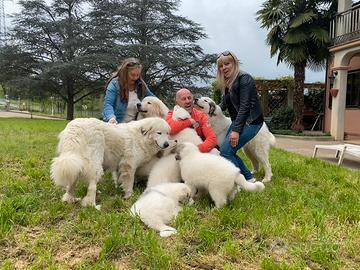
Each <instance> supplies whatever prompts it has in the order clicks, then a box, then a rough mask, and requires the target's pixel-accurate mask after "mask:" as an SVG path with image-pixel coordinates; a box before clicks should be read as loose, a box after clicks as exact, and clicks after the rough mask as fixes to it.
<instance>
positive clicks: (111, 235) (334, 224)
mask: <svg viewBox="0 0 360 270" xmlns="http://www.w3.org/2000/svg"><path fill="white" fill-rule="evenodd" d="M65 125H66V122H65V121H49V120H31V119H24V120H22V119H0V168H1V169H0V268H1V269H15V268H18V269H21V268H26V269H354V270H355V269H360V252H359V250H360V191H359V189H360V172H359V171H351V170H347V169H345V168H339V167H336V166H335V165H332V164H329V163H326V162H323V161H320V160H318V159H311V158H305V157H302V156H299V155H295V154H291V153H287V152H285V151H281V150H278V149H272V150H271V157H270V158H271V163H272V167H273V173H274V176H273V181H272V182H271V183H268V184H266V188H265V191H264V192H263V193H258V194H250V193H246V192H244V191H241V192H240V193H239V194H238V195H237V197H236V199H235V200H234V201H233V202H232V203H231V204H230V205H228V206H227V207H225V208H223V209H220V210H219V209H214V208H213V204H212V202H211V200H210V199H209V198H204V199H202V200H200V201H198V202H196V203H195V204H194V205H193V206H186V207H184V209H183V211H182V212H181V213H180V215H179V216H178V217H177V219H176V220H175V221H174V224H173V225H174V226H175V227H176V228H177V229H178V232H179V233H178V234H177V235H176V236H173V237H170V238H168V239H162V238H160V237H159V236H158V234H157V233H156V232H154V231H152V230H150V229H148V228H147V227H145V225H144V224H143V223H141V222H140V221H139V220H138V219H135V218H132V217H131V216H130V215H129V213H128V210H129V208H130V206H131V205H132V203H133V202H135V200H136V199H137V197H138V196H139V195H140V193H141V191H142V190H143V189H144V185H143V184H142V185H141V184H138V185H137V186H136V188H135V190H136V192H135V194H134V195H133V196H132V197H131V199H129V200H123V199H122V192H121V191H120V190H116V189H115V188H114V186H113V183H112V181H111V177H110V175H107V176H106V177H105V179H104V181H103V182H102V183H100V184H99V185H98V189H99V191H100V192H101V193H99V194H98V196H97V201H98V203H99V204H101V205H102V208H101V211H97V210H96V209H94V208H82V207H81V206H80V205H79V204H74V205H68V204H64V203H62V202H61V196H62V194H63V191H62V190H61V189H60V188H57V187H55V186H54V185H53V183H52V182H51V180H50V176H49V166H50V163H51V159H52V158H53V157H54V156H55V150H56V144H57V134H58V133H59V132H60V131H61V130H62V129H63V128H64V127H65ZM77 192H78V194H77V195H79V196H84V195H85V193H86V185H84V184H80V185H79V186H78V189H77Z"/></svg>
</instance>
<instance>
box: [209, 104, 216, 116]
mask: <svg viewBox="0 0 360 270" xmlns="http://www.w3.org/2000/svg"><path fill="white" fill-rule="evenodd" d="M215 110H216V104H215V102H213V101H211V102H209V116H210V117H211V116H215V115H216V114H215Z"/></svg>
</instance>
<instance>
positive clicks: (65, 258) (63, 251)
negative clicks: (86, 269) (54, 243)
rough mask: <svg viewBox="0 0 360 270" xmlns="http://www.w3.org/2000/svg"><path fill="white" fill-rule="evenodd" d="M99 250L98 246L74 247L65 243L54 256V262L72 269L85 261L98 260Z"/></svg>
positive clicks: (72, 244)
mask: <svg viewBox="0 0 360 270" xmlns="http://www.w3.org/2000/svg"><path fill="white" fill-rule="evenodd" d="M100 251H101V248H100V247H98V246H87V245H78V246H77V245H74V243H67V244H66V245H64V246H62V247H61V248H60V249H59V250H58V251H57V252H56V254H55V261H56V262H57V263H61V264H64V265H67V266H69V267H70V268H74V267H75V266H77V265H78V264H80V263H81V262H83V261H84V260H85V259H89V260H91V261H94V262H95V261H96V260H97V259H98V258H99V254H100Z"/></svg>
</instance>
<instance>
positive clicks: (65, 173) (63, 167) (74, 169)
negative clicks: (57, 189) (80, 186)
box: [50, 152, 83, 187]
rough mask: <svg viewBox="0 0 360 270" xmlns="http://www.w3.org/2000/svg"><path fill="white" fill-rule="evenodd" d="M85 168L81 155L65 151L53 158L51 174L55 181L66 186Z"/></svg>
mask: <svg viewBox="0 0 360 270" xmlns="http://www.w3.org/2000/svg"><path fill="white" fill-rule="evenodd" d="M82 169H83V160H82V159H81V157H80V156H79V155H76V154H73V153H70V152H65V153H63V154H61V155H60V156H59V157H56V158H54V159H53V161H52V164H51V168H50V174H51V178H52V179H53V181H54V183H55V184H56V185H58V186H62V187H66V186H68V185H72V184H73V183H74V182H75V181H76V179H77V178H78V176H79V174H80V173H81V171H82Z"/></svg>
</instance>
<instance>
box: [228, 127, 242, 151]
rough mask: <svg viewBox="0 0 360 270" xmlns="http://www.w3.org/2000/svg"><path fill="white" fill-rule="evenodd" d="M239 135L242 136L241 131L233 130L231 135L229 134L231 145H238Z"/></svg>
mask: <svg viewBox="0 0 360 270" xmlns="http://www.w3.org/2000/svg"><path fill="white" fill-rule="evenodd" d="M239 137H240V134H239V132H236V131H231V133H230V136H229V141H230V145H231V147H235V146H237V144H238V142H239Z"/></svg>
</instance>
